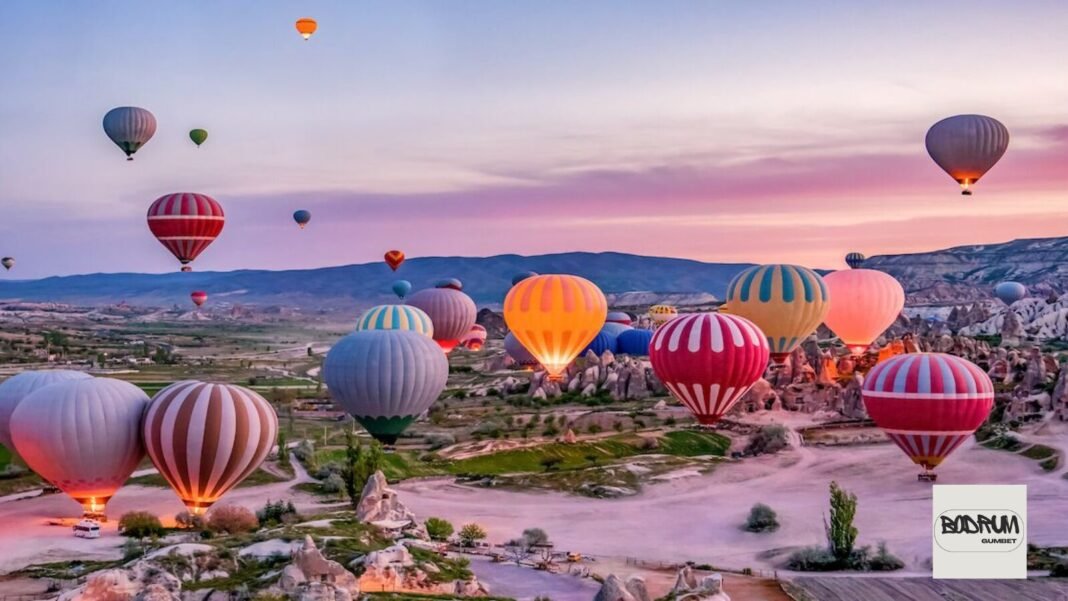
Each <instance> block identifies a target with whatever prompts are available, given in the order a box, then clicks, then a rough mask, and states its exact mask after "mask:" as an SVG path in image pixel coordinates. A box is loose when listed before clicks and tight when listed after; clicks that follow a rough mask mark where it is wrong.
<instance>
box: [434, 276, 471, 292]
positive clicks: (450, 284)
mask: <svg viewBox="0 0 1068 601" xmlns="http://www.w3.org/2000/svg"><path fill="white" fill-rule="evenodd" d="M434 287H435V288H452V289H453V290H463V289H464V284H463V282H461V281H460V280H458V279H456V278H442V279H440V280H438V281H436V282H434Z"/></svg>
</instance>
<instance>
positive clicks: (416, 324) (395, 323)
mask: <svg viewBox="0 0 1068 601" xmlns="http://www.w3.org/2000/svg"><path fill="white" fill-rule="evenodd" d="M356 330H357V331H359V330H411V331H413V332H418V333H420V334H422V335H424V336H426V337H427V338H433V337H434V323H433V322H432V321H431V319H430V316H429V315H427V314H426V313H425V312H424V311H423V310H422V309H420V308H419V307H413V306H411V305H378V306H377V307H371V308H370V309H368V310H366V311H364V312H363V315H360V318H359V319H358V320H356Z"/></svg>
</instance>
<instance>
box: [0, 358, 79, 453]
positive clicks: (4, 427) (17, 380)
mask: <svg viewBox="0 0 1068 601" xmlns="http://www.w3.org/2000/svg"><path fill="white" fill-rule="evenodd" d="M90 377H92V376H90V375H89V374H87V373H85V372H83V371H73V370H70V369H48V370H42V371H24V372H21V373H18V374H16V375H14V376H11V377H10V378H8V379H6V380H4V382H3V383H2V384H0V444H2V445H4V446H5V447H7V448H9V449H12V448H14V445H13V444H12V443H11V429H10V427H9V422H10V421H11V414H12V413H13V412H14V411H15V407H18V405H19V403H21V402H22V399H24V398H26V397H27V396H29V395H30V394H31V393H33V392H36V391H37V390H38V389H40V388H44V387H45V386H49V385H51V384H58V383H60V382H67V381H69V380H87V379H89V378H90Z"/></svg>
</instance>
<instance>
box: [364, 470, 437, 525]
mask: <svg viewBox="0 0 1068 601" xmlns="http://www.w3.org/2000/svg"><path fill="white" fill-rule="evenodd" d="M356 519H358V520H360V521H361V522H365V523H368V524H378V525H382V526H384V527H386V528H388V529H390V530H398V529H399V530H402V531H403V532H404V534H406V535H408V536H412V537H415V538H420V539H427V538H428V536H427V534H426V529H425V528H424V527H423V525H422V524H420V523H419V520H418V519H416V517H415V514H414V513H412V511H411V510H410V509H408V508H407V507H406V506H405V505H404V503H401V501H400V498H399V497H398V496H397V492H396V491H395V490H393V489H392V488H389V485H388V483H387V482H386V476H385V474H383V473H382V471H381V470H379V471H377V472H375V473H374V475H373V476H371V478H370V479H368V480H367V484H366V485H365V486H364V487H363V493H362V494H361V495H360V502H359V503H358V504H357V505H356Z"/></svg>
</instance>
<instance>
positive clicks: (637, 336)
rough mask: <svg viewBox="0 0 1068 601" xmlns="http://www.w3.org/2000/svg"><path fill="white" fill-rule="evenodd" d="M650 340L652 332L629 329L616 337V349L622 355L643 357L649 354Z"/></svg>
mask: <svg viewBox="0 0 1068 601" xmlns="http://www.w3.org/2000/svg"><path fill="white" fill-rule="evenodd" d="M652 339H653V331H652V330H639V329H637V328H631V329H629V330H627V331H626V332H622V333H620V335H619V336H617V337H616V349H617V350H618V351H619V352H620V353H622V354H624V355H630V356H632V357H645V356H647V355H648V354H649V342H650V341H651V340H652Z"/></svg>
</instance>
